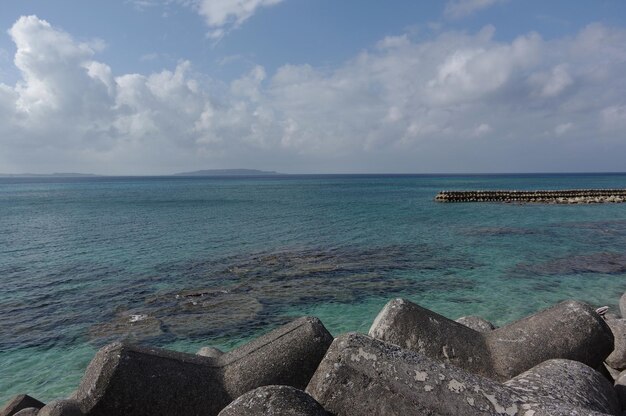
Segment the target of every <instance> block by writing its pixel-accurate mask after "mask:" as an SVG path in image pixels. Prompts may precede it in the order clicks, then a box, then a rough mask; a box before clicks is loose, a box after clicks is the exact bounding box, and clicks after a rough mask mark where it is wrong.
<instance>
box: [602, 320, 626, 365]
mask: <svg viewBox="0 0 626 416" xmlns="http://www.w3.org/2000/svg"><path fill="white" fill-rule="evenodd" d="M606 323H607V324H608V325H609V328H611V331H612V332H613V337H614V338H615V346H614V348H613V352H611V355H609V356H608V357H606V363H607V364H608V365H609V367H611V368H613V369H615V370H620V371H621V370H624V369H626V319H613V320H610V321H607V322H606Z"/></svg>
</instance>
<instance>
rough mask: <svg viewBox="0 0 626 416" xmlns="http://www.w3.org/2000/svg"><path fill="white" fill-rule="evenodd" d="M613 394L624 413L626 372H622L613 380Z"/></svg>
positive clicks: (625, 404)
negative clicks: (615, 395)
mask: <svg viewBox="0 0 626 416" xmlns="http://www.w3.org/2000/svg"><path fill="white" fill-rule="evenodd" d="M615 392H616V393H617V398H618V400H619V402H620V405H621V407H622V410H624V411H626V370H625V371H622V372H621V373H620V374H619V376H617V378H616V379H615Z"/></svg>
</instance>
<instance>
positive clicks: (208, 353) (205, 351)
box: [196, 347, 224, 358]
mask: <svg viewBox="0 0 626 416" xmlns="http://www.w3.org/2000/svg"><path fill="white" fill-rule="evenodd" d="M196 354H197V355H201V356H203V357H212V358H217V357H221V356H222V355H224V352H223V351H222V350H220V349H218V348H214V347H202V348H200V349H199V350H198V352H197V353H196Z"/></svg>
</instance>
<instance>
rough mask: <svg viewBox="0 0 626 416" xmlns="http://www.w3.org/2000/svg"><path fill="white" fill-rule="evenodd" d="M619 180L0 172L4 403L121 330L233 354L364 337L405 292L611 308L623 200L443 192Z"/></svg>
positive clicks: (37, 393) (473, 307)
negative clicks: (291, 324) (451, 198)
mask: <svg viewBox="0 0 626 416" xmlns="http://www.w3.org/2000/svg"><path fill="white" fill-rule="evenodd" d="M581 188H626V173H521V174H471V175H468V174H275V175H267V176H265V175H260V176H257V175H253V176H219V177H203V176H80V177H59V176H51V177H40V176H37V177H0V276H1V279H2V284H3V290H2V291H1V292H0V368H2V377H0V401H2V402H4V401H5V400H7V399H8V398H9V397H11V396H12V395H14V394H18V393H24V392H27V393H29V394H31V395H33V396H34V397H37V398H38V399H40V400H44V401H48V400H51V399H54V398H61V397H65V396H67V395H68V394H70V393H71V391H72V390H73V389H74V388H75V387H76V386H77V384H78V382H79V380H80V378H81V377H82V374H83V373H84V370H85V368H86V366H87V364H88V363H89V361H90V360H91V358H92V357H93V354H94V353H95V352H96V351H97V349H98V348H100V347H102V346H103V345H105V344H107V343H109V342H113V341H116V340H121V339H127V340H130V341H132V342H136V343H140V344H145V345H151V346H158V347H163V348H170V349H175V350H178V351H185V352H192V353H193V352H195V351H197V350H198V349H199V348H200V347H203V346H213V347H217V348H221V349H224V350H230V349H232V348H234V347H236V346H239V345H241V344H243V343H245V342H248V341H249V340H251V339H253V338H254V337H257V336H259V335H260V334H263V333H266V332H268V331H270V330H271V329H273V328H275V327H277V326H278V325H281V324H284V323H286V322H288V321H290V320H292V319H294V318H296V317H299V316H303V315H313V316H317V317H319V318H320V319H321V320H322V322H323V323H324V325H325V326H326V327H327V328H328V329H329V330H330V331H331V333H333V335H338V334H340V333H343V332H347V331H359V332H367V330H368V328H369V326H370V325H371V323H372V320H373V319H374V317H375V316H376V314H377V313H378V311H379V310H380V308H381V307H382V306H383V305H384V304H385V303H386V302H387V301H388V300H389V299H392V298H396V297H403V298H406V299H409V300H411V301H413V302H415V303H417V304H420V305H422V306H424V307H426V308H429V309H432V310H434V311H435V312H437V313H440V314H442V315H445V316H447V317H449V318H451V319H456V318H458V317H460V316H463V315H480V316H482V317H484V318H486V319H488V320H490V321H492V322H493V323H495V324H497V325H503V324H506V323H508V322H511V321H513V320H516V319H519V318H521V317H523V316H526V315H528V314H530V313H533V312H536V311H538V310H540V309H542V308H545V307H548V306H551V305H553V304H554V303H556V302H559V301H561V300H564V299H577V300H581V301H584V302H588V303H590V304H592V305H594V306H596V307H597V306H603V305H608V306H609V307H610V312H617V311H618V308H617V300H618V299H619V297H620V295H621V294H622V293H623V292H624V291H625V290H626V280H625V279H624V277H625V276H626V251H625V250H624V247H626V205H624V204H589V205H543V204H502V203H480V204H441V203H437V202H435V201H434V197H435V195H436V194H437V192H439V191H441V190H473V189H519V190H524V189H581Z"/></svg>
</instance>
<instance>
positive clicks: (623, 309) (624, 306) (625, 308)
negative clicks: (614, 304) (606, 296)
mask: <svg viewBox="0 0 626 416" xmlns="http://www.w3.org/2000/svg"><path fill="white" fill-rule="evenodd" d="M619 313H620V314H621V315H622V318H626V292H624V294H623V295H622V297H620V298H619Z"/></svg>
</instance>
